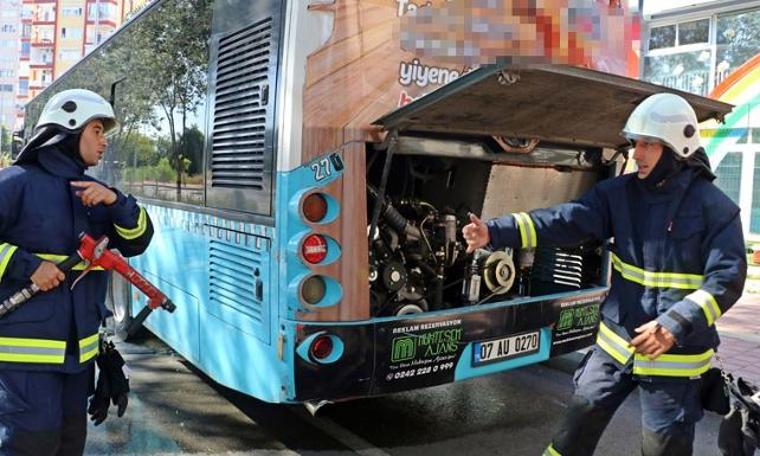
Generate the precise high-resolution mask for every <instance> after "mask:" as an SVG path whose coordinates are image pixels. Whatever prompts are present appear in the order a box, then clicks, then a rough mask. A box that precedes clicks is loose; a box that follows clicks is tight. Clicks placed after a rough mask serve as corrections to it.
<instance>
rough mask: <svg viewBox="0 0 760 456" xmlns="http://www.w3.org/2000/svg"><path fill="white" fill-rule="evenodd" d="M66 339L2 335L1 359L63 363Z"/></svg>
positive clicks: (4, 360) (7, 360)
mask: <svg viewBox="0 0 760 456" xmlns="http://www.w3.org/2000/svg"><path fill="white" fill-rule="evenodd" d="M65 355H66V341H63V340H45V339H22V338H17V337H0V361H3V362H6V363H35V364H63V358H64V357H65Z"/></svg>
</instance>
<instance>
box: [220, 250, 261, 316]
mask: <svg viewBox="0 0 760 456" xmlns="http://www.w3.org/2000/svg"><path fill="white" fill-rule="evenodd" d="M209 263H210V265H209V268H210V271H209V276H210V287H209V298H210V299H211V301H213V302H214V304H218V305H220V306H226V307H228V308H231V309H234V310H236V311H238V312H240V313H242V314H245V315H247V316H248V317H250V318H252V319H253V320H255V321H256V322H257V323H263V321H264V317H263V313H264V312H263V310H264V309H263V305H264V304H263V296H258V297H257V294H258V293H256V278H257V277H258V275H257V274H261V266H262V264H261V263H262V261H261V254H260V253H258V252H256V251H252V250H246V249H242V248H239V247H235V246H233V245H229V244H225V243H223V242H219V241H215V240H211V243H210V251H209Z"/></svg>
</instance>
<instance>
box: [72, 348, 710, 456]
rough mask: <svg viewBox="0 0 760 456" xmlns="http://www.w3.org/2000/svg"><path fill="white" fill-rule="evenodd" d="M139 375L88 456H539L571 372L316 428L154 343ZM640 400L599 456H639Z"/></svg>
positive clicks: (342, 415) (360, 411) (537, 370)
mask: <svg viewBox="0 0 760 456" xmlns="http://www.w3.org/2000/svg"><path fill="white" fill-rule="evenodd" d="M122 350H123V352H124V353H125V355H126V356H127V360H128V363H129V364H130V366H131V370H132V388H133V389H132V392H131V393H130V406H129V409H128V410H127V414H126V415H125V416H124V417H122V418H115V417H113V416H112V417H109V419H108V420H107V421H106V422H105V423H103V424H102V425H100V426H98V427H94V426H92V425H90V428H89V439H88V444H87V448H86V451H85V454H87V455H88V456H94V455H103V456H106V455H107V456H112V455H129V456H142V455H151V456H153V455H162V456H169V455H171V456H190V455H194V456H208V455H225V456H242V455H254V456H299V455H301V456H331V455H338V456H343V455H346V456H348V455H352V454H358V455H360V456H442V455H465V456H493V455H497V454H498V455H505V456H525V455H540V454H541V453H542V452H543V450H544V448H545V446H546V445H547V442H548V441H549V439H550V438H551V435H552V434H553V433H554V431H555V428H556V426H557V420H558V417H559V416H560V415H561V414H562V412H563V410H564V409H565V408H566V407H567V403H568V400H569V398H570V396H571V394H572V387H571V385H572V380H571V378H570V375H569V374H568V373H566V372H563V371H561V370H557V369H551V368H548V367H546V366H543V365H534V366H530V367H527V368H523V369H518V370H516V371H512V372H506V373H501V374H496V375H490V376H486V377H480V378H476V379H472V380H468V381H464V382H460V383H454V384H449V385H442V386H438V387H434V388H426V389H421V390H415V391H409V392H405V393H399V394H391V395H387V396H382V397H376V398H369V399H363V400H356V401H351V402H346V403H341V404H335V405H328V406H326V407H325V408H323V409H322V410H320V412H319V414H318V415H317V417H316V418H313V417H311V416H310V415H308V414H307V413H306V411H305V409H304V408H303V407H298V406H287V405H274V404H267V403H264V402H261V401H257V400H255V399H253V398H250V397H247V396H244V395H241V394H239V393H235V392H233V391H230V390H228V389H226V388H224V387H222V386H219V385H218V384H215V383H214V382H212V381H210V380H209V379H208V378H206V377H205V376H203V375H201V374H199V373H198V372H197V371H195V370H193V369H191V368H190V367H189V366H188V365H187V363H186V362H184V361H183V360H182V359H181V358H179V357H177V356H174V355H173V354H172V353H171V351H169V350H168V349H167V348H166V347H165V346H163V344H161V343H160V342H157V341H155V340H153V341H148V342H147V343H146V342H143V343H141V344H140V345H128V346H122ZM718 425H719V417H718V416H716V415H712V414H711V415H708V416H706V417H705V419H704V420H702V421H701V422H700V423H699V425H698V428H697V437H696V442H695V452H694V454H695V455H699V456H702V455H705V456H711V455H716V454H717V446H716V441H717V429H718ZM640 432H641V421H640V410H639V401H638V397H637V395H636V393H634V394H632V395H631V397H630V398H629V399H628V400H627V401H626V402H625V403H624V404H623V406H622V407H621V409H620V410H618V413H617V414H616V415H615V417H614V418H613V420H612V422H611V423H610V426H609V428H608V429H607V432H606V433H605V435H604V437H603V438H602V441H601V442H600V444H599V448H598V451H597V452H596V455H598V456H638V455H639V454H640V445H639V442H640V438H641V437H640V435H641V434H640Z"/></svg>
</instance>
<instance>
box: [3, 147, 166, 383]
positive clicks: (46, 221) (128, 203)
mask: <svg viewBox="0 0 760 456" xmlns="http://www.w3.org/2000/svg"><path fill="white" fill-rule="evenodd" d="M78 180H89V181H92V180H94V179H93V178H92V177H89V176H86V175H85V174H84V167H83V165H82V164H81V163H78V162H76V161H75V160H74V159H72V158H70V157H69V156H67V155H65V154H64V153H63V152H62V151H61V150H60V149H59V148H58V147H57V146H55V145H54V146H47V147H45V148H44V149H42V150H40V153H39V155H38V158H37V161H36V162H31V163H25V164H21V165H15V166H11V167H10V168H7V169H4V170H1V171H0V300H5V299H6V298H7V297H9V296H10V295H12V294H13V293H15V292H16V291H18V290H20V289H22V288H24V287H25V286H27V285H29V284H30V283H31V282H30V277H31V275H32V274H33V273H34V271H35V270H36V269H37V267H38V266H39V265H40V263H41V262H42V260H43V258H45V259H48V260H49V261H53V262H60V261H62V260H63V259H65V258H66V257H68V256H70V255H71V254H73V253H74V252H75V251H76V249H77V247H78V245H79V241H78V238H79V234H80V233H83V232H84V233H87V234H89V235H91V236H92V237H94V238H96V239H97V238H99V237H100V236H102V235H106V236H108V238H109V239H110V243H109V248H116V249H118V250H119V251H120V252H121V253H122V255H124V256H134V255H138V254H140V253H142V252H143V251H144V250H145V249H146V248H147V246H148V243H149V242H150V239H151V237H152V235H153V227H152V224H151V221H150V218H149V217H148V215H147V213H146V212H145V210H144V209H142V208H140V207H139V206H138V205H137V202H136V201H135V199H134V198H133V197H131V196H125V195H124V194H122V193H121V192H119V191H117V190H115V189H112V190H114V191H115V192H116V194H117V196H118V198H117V201H116V202H115V203H114V204H112V205H110V206H105V205H103V204H100V205H97V206H95V207H86V206H84V205H83V204H82V201H81V199H80V198H79V197H77V196H76V195H75V192H76V191H78V190H80V189H78V188H74V187H72V186H71V185H70V182H71V181H78ZM79 269H81V265H80V267H79ZM79 273H81V270H79V271H71V272H69V273H68V274H67V278H66V281H65V282H63V283H61V285H59V286H58V287H56V288H54V289H52V290H50V291H48V292H39V293H38V294H37V295H36V296H34V297H33V298H32V299H30V300H29V301H27V302H26V303H24V304H23V305H22V306H21V307H19V308H18V309H16V310H15V311H13V312H11V313H9V314H6V315H5V316H4V317H2V318H0V369H23V370H48V371H60V372H78V371H81V370H82V369H84V368H85V366H87V365H88V363H90V362H91V361H92V360H93V359H94V358H95V356H96V355H97V353H98V335H97V334H98V328H99V326H100V324H101V322H102V321H103V319H104V318H105V317H106V316H108V315H110V313H109V311H108V310H107V309H106V307H105V304H104V301H105V295H106V288H107V284H108V276H107V274H108V272H104V271H97V270H93V271H90V272H89V273H88V274H87V275H86V276H85V277H84V278H83V279H82V280H81V281H80V282H79V283H78V284H77V285H76V287H74V289H73V290H71V289H70V287H71V285H72V283H73V281H74V279H75V278H76V277H77V276H78V275H79Z"/></svg>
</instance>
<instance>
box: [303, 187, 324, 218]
mask: <svg viewBox="0 0 760 456" xmlns="http://www.w3.org/2000/svg"><path fill="white" fill-rule="evenodd" d="M301 211H302V212H303V216H304V218H305V219H306V220H308V221H310V222H311V223H318V222H321V221H322V219H324V218H325V215H327V200H326V199H325V197H324V196H323V195H322V194H321V193H312V194H311V195H309V196H307V197H306V199H304V200H303V205H302V206H301Z"/></svg>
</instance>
